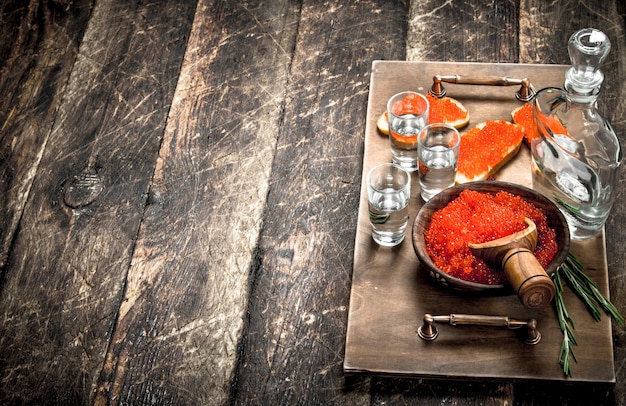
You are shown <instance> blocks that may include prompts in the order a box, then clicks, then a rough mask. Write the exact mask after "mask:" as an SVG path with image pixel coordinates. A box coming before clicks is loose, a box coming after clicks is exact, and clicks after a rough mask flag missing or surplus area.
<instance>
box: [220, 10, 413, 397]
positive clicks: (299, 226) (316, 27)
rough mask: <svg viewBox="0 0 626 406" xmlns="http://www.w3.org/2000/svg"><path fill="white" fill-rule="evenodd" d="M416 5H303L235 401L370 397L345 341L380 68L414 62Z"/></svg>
mask: <svg viewBox="0 0 626 406" xmlns="http://www.w3.org/2000/svg"><path fill="white" fill-rule="evenodd" d="M406 13H407V10H406V7H405V5H404V4H403V3H402V2H389V1H361V2H344V1H330V2H324V3H320V2H316V1H305V2H303V5H302V15H301V18H300V23H299V27H298V41H297V43H296V47H295V53H294V60H293V64H292V69H291V80H290V84H289V87H288V89H287V101H286V105H285V112H284V120H283V125H282V127H281V128H280V130H279V138H278V146H277V152H276V157H275V160H274V166H273V169H272V177H271V188H270V192H269V196H268V206H267V209H266V212H265V214H264V225H263V229H262V233H261V237H260V241H259V252H258V255H259V257H258V260H259V262H258V264H256V266H255V268H254V272H255V274H254V282H253V287H252V291H251V295H250V306H249V316H248V317H249V319H248V325H247V326H246V330H245V332H244V337H245V341H244V342H243V343H242V346H241V349H242V355H241V359H240V362H239V367H238V374H237V379H236V381H235V382H234V384H235V385H236V386H235V387H234V388H233V394H232V397H231V402H233V403H235V404H333V403H335V404H369V403H370V394H369V387H370V380H369V379H368V378H357V379H352V378H348V379H347V378H346V377H345V376H344V375H343V372H342V364H343V352H344V350H343V349H344V345H345V331H346V323H347V310H348V309H347V307H348V303H349V293H350V286H351V273H352V252H353V248H354V235H355V227H356V219H357V208H358V200H359V189H360V179H361V168H362V151H363V134H364V130H365V117H366V106H367V94H368V86H369V77H370V69H371V64H372V60H374V59H404V56H405V41H404V38H405V34H406ZM364 15H366V16H367V17H366V18H364V17H363V16H364Z"/></svg>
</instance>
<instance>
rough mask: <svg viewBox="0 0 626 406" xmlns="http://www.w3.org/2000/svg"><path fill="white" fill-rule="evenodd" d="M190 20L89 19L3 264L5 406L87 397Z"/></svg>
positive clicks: (188, 13) (144, 7) (107, 5)
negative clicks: (90, 181)
mask: <svg viewBox="0 0 626 406" xmlns="http://www.w3.org/2000/svg"><path fill="white" fill-rule="evenodd" d="M194 11H195V2H193V1H188V2H179V1H170V2H159V3H158V4H154V3H146V4H143V3H141V2H131V3H129V2H126V1H116V0H108V1H102V2H98V3H97V5H96V7H95V8H94V11H93V15H92V17H91V19H90V23H89V25H88V28H87V31H86V33H85V36H84V41H83V43H82V45H81V47H80V53H79V57H78V59H77V62H76V64H75V66H74V68H73V71H72V74H71V77H70V79H69V84H68V86H67V89H66V92H65V94H64V102H63V104H62V105H61V107H60V108H59V111H58V114H56V116H55V124H54V127H53V128H52V132H51V134H50V136H49V140H48V141H47V145H46V148H45V151H44V153H43V156H42V158H41V166H40V168H39V170H38V172H37V175H36V178H35V180H34V182H33V186H32V190H31V193H30V196H29V200H28V202H27V204H26V206H25V208H24V214H23V217H22V220H21V223H20V229H19V232H18V233H17V235H16V238H15V243H14V246H13V249H12V251H11V255H10V257H9V261H8V266H7V270H6V278H5V284H4V287H3V291H2V296H1V297H0V309H1V311H0V359H1V362H0V382H1V385H0V402H2V403H26V404H40V403H59V404H86V403H90V401H91V400H92V399H93V397H94V393H95V387H96V381H97V379H98V377H99V375H100V371H101V368H102V365H103V363H104V355H105V352H106V348H107V343H108V340H109V338H110V334H111V331H112V328H113V325H114V323H115V320H116V315H117V312H118V307H119V304H120V300H121V297H122V293H123V290H122V289H123V287H124V285H125V277H126V273H127V270H128V267H129V264H130V258H131V254H132V250H133V247H134V241H135V238H136V236H137V232H138V228H139V222H140V220H141V218H142V216H143V211H144V207H145V204H146V196H147V192H148V186H149V184H150V180H151V177H152V174H153V172H154V166H155V162H156V160H157V152H158V148H159V145H160V142H161V139H162V135H163V130H164V127H165V121H166V118H167V112H168V110H169V107H170V104H169V103H170V101H171V99H172V96H173V93H174V88H175V83H176V78H177V77H178V72H179V68H180V64H181V60H182V56H183V52H184V48H185V43H186V37H187V35H188V32H189V29H190V27H191V23H192V18H193V13H194ZM49 40H50V41H53V40H55V38H49ZM48 96H49V95H48V94H47V93H46V92H43V94H41V95H40V96H39V97H40V98H38V99H37V100H38V101H41V100H42V99H41V98H43V100H45V98H46V97H48ZM44 105H45V104H44ZM80 174H85V175H91V177H86V178H85V179H86V180H94V179H95V180H97V181H99V182H101V183H99V184H98V183H95V184H94V183H92V184H83V183H80V182H78V183H76V182H75V180H74V179H76V178H74V177H75V176H79V175H80ZM98 185H100V186H101V189H99V188H98ZM88 192H92V194H91V195H89V193H88Z"/></svg>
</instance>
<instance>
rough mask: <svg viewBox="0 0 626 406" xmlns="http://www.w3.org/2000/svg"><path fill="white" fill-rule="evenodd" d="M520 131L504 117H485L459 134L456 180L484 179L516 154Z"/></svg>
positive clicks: (457, 181)
mask: <svg viewBox="0 0 626 406" xmlns="http://www.w3.org/2000/svg"><path fill="white" fill-rule="evenodd" d="M523 138H524V131H523V129H522V127H521V126H519V125H517V124H514V123H511V122H508V121H506V120H488V121H485V122H484V123H480V124H477V125H476V126H475V127H473V128H471V129H470V130H469V131H467V132H465V133H464V134H462V135H461V145H460V147H459V161H458V166H457V173H456V177H455V181H456V183H467V182H474V181H478V180H486V179H489V177H491V176H493V174H494V173H496V172H497V171H498V169H500V168H501V167H502V166H503V165H504V164H505V163H507V162H508V161H509V160H510V159H511V158H513V157H514V156H515V155H517V153H518V151H519V149H520V146H521V145H522V140H523Z"/></svg>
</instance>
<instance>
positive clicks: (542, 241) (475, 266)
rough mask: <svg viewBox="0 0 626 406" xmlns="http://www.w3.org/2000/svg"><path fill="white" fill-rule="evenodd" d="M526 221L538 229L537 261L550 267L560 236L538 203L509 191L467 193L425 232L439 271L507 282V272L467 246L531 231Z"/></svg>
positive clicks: (439, 212) (476, 279)
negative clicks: (505, 276)
mask: <svg viewBox="0 0 626 406" xmlns="http://www.w3.org/2000/svg"><path fill="white" fill-rule="evenodd" d="M524 217H528V218H530V219H531V220H532V221H533V222H535V224H536V226H537V235H538V238H537V247H536V249H535V252H534V254H535V257H537V260H538V261H539V263H540V264H541V265H542V266H543V267H544V268H545V267H547V266H548V264H549V263H550V261H552V259H553V258H554V256H555V255H556V253H557V250H558V246H557V243H556V232H555V231H554V230H553V229H552V228H550V227H549V226H548V221H547V218H546V215H545V213H544V212H543V211H542V210H541V209H540V208H538V207H536V206H535V205H534V204H532V203H530V202H528V201H526V200H524V199H523V198H522V197H519V196H516V195H514V194H511V193H509V192H504V191H501V192H498V193H496V194H490V193H482V192H476V191H472V190H464V191H462V192H461V194H460V195H459V196H458V197H457V198H456V199H454V200H452V201H451V202H450V203H448V204H447V205H446V206H445V207H444V208H442V209H440V210H437V211H436V212H435V213H434V214H433V216H432V220H431V223H430V225H429V227H428V230H426V231H425V232H424V238H425V240H426V251H427V252H428V255H429V256H430V258H431V259H432V261H433V263H434V264H435V266H437V268H439V269H441V270H442V271H443V272H445V273H447V274H449V275H451V276H454V277H457V278H459V279H463V280H466V281H469V282H475V283H481V284H487V285H500V284H504V282H505V279H504V273H503V272H501V271H499V270H495V269H493V268H491V267H490V266H488V265H487V264H486V263H485V262H484V261H483V260H482V259H480V258H478V257H476V256H475V255H474V254H473V253H472V252H471V251H470V249H469V247H468V246H467V244H468V243H483V242H487V241H491V240H495V239H497V238H501V237H505V236H507V235H510V234H513V233H515V232H517V231H521V230H523V229H524V228H526V223H525V222H524Z"/></svg>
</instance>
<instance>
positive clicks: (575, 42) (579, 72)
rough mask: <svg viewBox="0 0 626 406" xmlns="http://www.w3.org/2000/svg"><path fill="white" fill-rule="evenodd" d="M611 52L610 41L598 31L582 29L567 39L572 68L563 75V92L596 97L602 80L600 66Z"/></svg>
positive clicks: (602, 75)
mask: <svg viewBox="0 0 626 406" xmlns="http://www.w3.org/2000/svg"><path fill="white" fill-rule="evenodd" d="M610 50H611V41H610V40H609V38H608V37H607V36H606V35H605V34H604V33H603V32H602V31H600V30H597V29H595V28H584V29H582V30H579V31H576V32H575V33H574V34H572V36H571V37H570V39H569V42H568V44H567V51H568V53H569V57H570V60H571V61H572V67H571V68H569V69H568V70H567V72H566V73H565V90H567V91H568V92H571V93H574V94H578V95H581V96H592V95H597V94H598V93H599V92H600V86H601V85H602V81H603V80H604V74H603V73H602V72H601V71H600V65H602V63H603V62H604V60H605V59H606V57H607V55H608V54H609V51H610Z"/></svg>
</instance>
